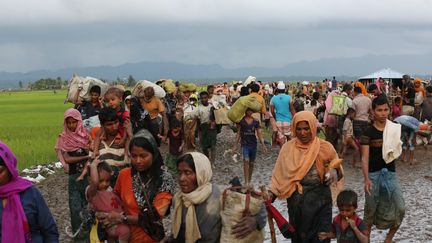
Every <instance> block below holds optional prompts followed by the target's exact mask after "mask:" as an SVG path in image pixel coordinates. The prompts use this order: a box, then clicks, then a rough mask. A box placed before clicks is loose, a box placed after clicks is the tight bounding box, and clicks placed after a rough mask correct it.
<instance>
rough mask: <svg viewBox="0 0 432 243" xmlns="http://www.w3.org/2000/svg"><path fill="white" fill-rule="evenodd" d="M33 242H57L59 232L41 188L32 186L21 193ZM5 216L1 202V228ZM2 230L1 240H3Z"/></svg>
mask: <svg viewBox="0 0 432 243" xmlns="http://www.w3.org/2000/svg"><path fill="white" fill-rule="evenodd" d="M19 195H20V199H21V204H22V207H23V209H24V213H25V215H26V217H27V221H28V225H29V227H30V233H31V238H32V242H33V243H45V242H46V243H48V242H49V243H57V242H59V233H58V231H57V225H56V223H55V221H54V218H53V216H52V215H51V212H50V210H49V208H48V206H47V205H46V203H45V200H44V199H43V197H42V195H41V193H40V192H39V190H38V189H37V188H36V187H34V186H32V187H29V188H27V189H26V190H24V191H22V192H20V193H19ZM2 217H3V203H0V229H1V226H2V225H1V224H2ZM1 233H2V232H1V230H0V241H1Z"/></svg>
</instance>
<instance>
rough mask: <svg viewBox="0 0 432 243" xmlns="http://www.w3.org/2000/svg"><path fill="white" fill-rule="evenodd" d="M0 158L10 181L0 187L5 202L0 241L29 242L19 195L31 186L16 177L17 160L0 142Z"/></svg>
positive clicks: (26, 224)
mask: <svg viewBox="0 0 432 243" xmlns="http://www.w3.org/2000/svg"><path fill="white" fill-rule="evenodd" d="M0 157H1V159H2V160H3V161H4V164H5V166H6V167H7V169H8V171H9V173H10V181H9V182H8V183H7V184H5V185H3V186H0V198H1V199H6V200H7V203H6V206H5V208H4V209H3V215H2V228H1V234H2V236H1V240H2V242H17V243H21V242H22V243H25V242H29V241H31V235H30V228H29V225H28V221H27V217H26V215H25V213H24V209H23V207H22V203H21V199H20V196H19V193H20V192H22V191H24V190H26V189H27V188H29V187H31V186H33V184H32V183H31V182H30V181H28V180H26V179H24V178H22V177H20V176H19V175H18V169H17V159H16V157H15V155H14V154H13V153H12V151H11V150H10V148H9V147H8V146H7V145H6V144H4V143H2V142H0Z"/></svg>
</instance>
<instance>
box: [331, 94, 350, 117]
mask: <svg viewBox="0 0 432 243" xmlns="http://www.w3.org/2000/svg"><path fill="white" fill-rule="evenodd" d="M346 99H347V97H346V96H344V95H333V96H332V106H331V109H330V114H331V115H338V116H344V115H346V113H347V110H348V104H347V102H346Z"/></svg>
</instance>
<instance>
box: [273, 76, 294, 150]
mask: <svg viewBox="0 0 432 243" xmlns="http://www.w3.org/2000/svg"><path fill="white" fill-rule="evenodd" d="M270 107H271V113H272V115H273V117H275V118H276V127H277V142H278V143H279V145H280V146H281V147H282V145H283V144H284V143H285V142H286V141H287V139H289V137H290V135H291V120H292V117H293V116H294V115H295V110H294V105H293V100H292V99H291V96H289V95H287V94H286V93H285V84H284V82H283V81H279V82H278V84H277V94H276V95H275V96H273V97H272V99H271V100H270Z"/></svg>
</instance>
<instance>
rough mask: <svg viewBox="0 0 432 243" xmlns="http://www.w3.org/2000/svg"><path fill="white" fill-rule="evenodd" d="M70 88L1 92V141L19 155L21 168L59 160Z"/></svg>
mask: <svg viewBox="0 0 432 243" xmlns="http://www.w3.org/2000/svg"><path fill="white" fill-rule="evenodd" d="M65 97H66V91H64V90H63V91H59V92H57V93H54V92H53V91H32V92H0V112H1V116H0V140H2V141H3V142H5V143H6V144H8V145H9V146H10V147H11V149H12V151H13V152H14V153H15V155H16V156H17V158H18V167H19V169H20V170H22V169H24V168H26V167H29V166H32V165H36V164H41V163H46V162H53V161H57V158H56V155H55V152H54V145H55V142H56V140H57V137H58V135H59V133H60V132H61V131H62V130H63V113H64V111H65V110H66V109H67V108H70V107H72V104H70V103H69V104H63V102H64V99H65Z"/></svg>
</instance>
